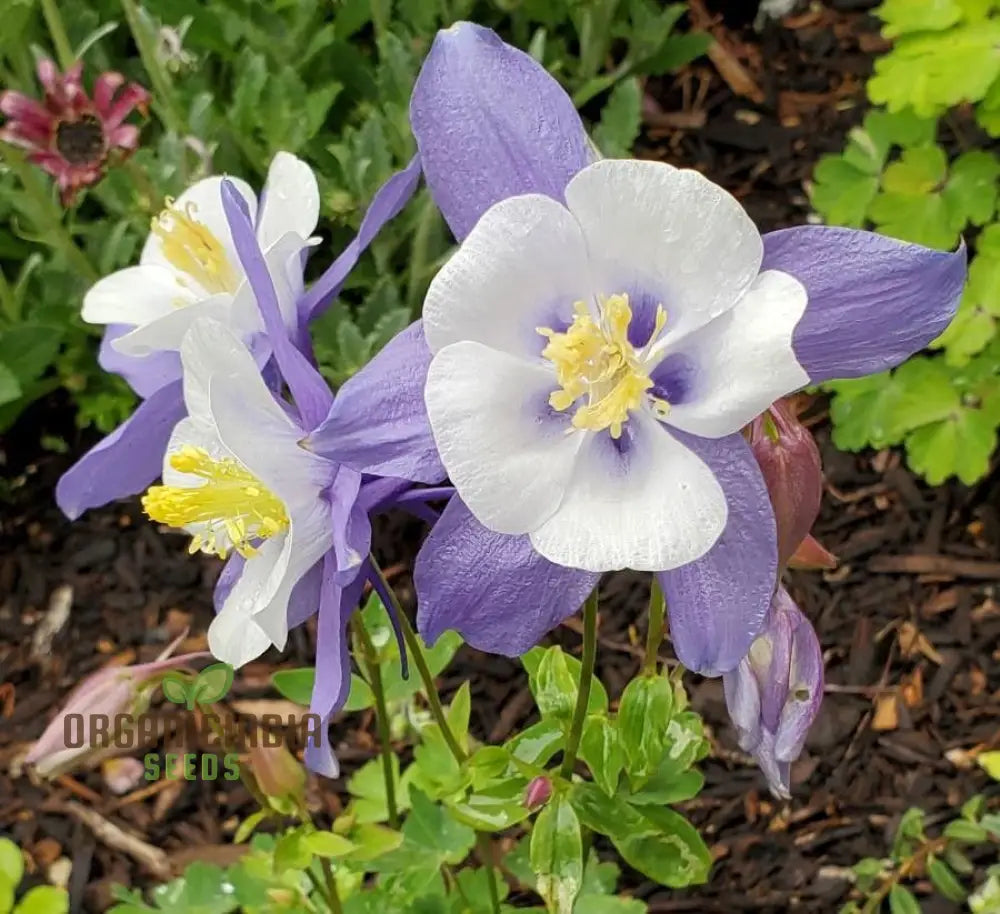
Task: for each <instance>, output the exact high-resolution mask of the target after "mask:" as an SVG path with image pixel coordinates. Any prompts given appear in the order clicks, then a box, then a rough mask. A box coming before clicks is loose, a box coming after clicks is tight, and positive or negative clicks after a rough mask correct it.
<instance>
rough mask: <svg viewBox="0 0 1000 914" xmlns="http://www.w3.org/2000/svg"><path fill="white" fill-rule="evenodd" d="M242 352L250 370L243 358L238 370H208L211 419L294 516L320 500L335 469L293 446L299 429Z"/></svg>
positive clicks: (231, 447) (230, 446) (296, 444)
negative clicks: (249, 365) (209, 375)
mask: <svg viewBox="0 0 1000 914" xmlns="http://www.w3.org/2000/svg"><path fill="white" fill-rule="evenodd" d="M244 352H246V350H244ZM247 356H248V358H250V364H251V365H253V373H252V374H250V373H249V372H248V371H247V370H246V362H245V361H244V363H243V366H242V367H241V368H240V369H239V370H238V371H219V370H216V371H214V372H213V373H212V376H211V381H210V387H209V399H210V400H211V410H212V420H213V421H214V423H215V428H216V429H217V430H218V433H219V438H220V440H221V441H222V443H223V444H224V445H225V446H226V447H227V448H228V449H229V450H230V451H232V452H233V454H234V455H235V456H236V459H237V460H239V461H240V463H242V464H243V465H244V466H245V467H246V468H247V469H248V470H250V472H251V473H253V474H254V476H256V477H257V478H258V479H259V480H260V481H261V482H262V483H264V485H265V486H267V487H268V488H269V489H270V490H271V491H272V492H274V494H275V495H277V496H278V498H279V499H280V500H281V501H282V502H283V503H284V505H285V508H286V510H287V511H288V513H289V514H290V515H294V514H295V513H296V512H297V511H298V510H302V508H303V506H306V507H311V506H312V504H313V503H314V502H317V501H319V500H320V493H321V492H322V490H323V489H325V488H326V487H327V486H329V485H330V483H331V482H332V480H333V477H334V475H335V474H336V469H337V467H336V464H334V463H332V462H331V461H329V460H326V459H325V458H323V457H320V456H319V455H318V454H314V453H313V452H312V451H307V450H306V449H305V448H303V447H301V446H300V445H299V441H301V440H302V439H303V438H304V437H305V431H304V430H303V429H302V428H300V427H299V426H298V425H297V424H296V423H295V422H293V421H292V419H291V418H290V417H289V416H288V415H287V414H286V413H285V411H284V410H283V409H282V408H281V406H279V405H278V402H277V401H276V400H275V399H274V396H273V394H272V393H271V392H270V391H269V390H268V389H267V386H266V385H265V384H264V381H263V379H262V378H261V376H260V372H259V371H258V370H257V366H256V365H255V364H254V362H253V358H252V357H251V356H250V354H249V353H247ZM233 367H234V368H235V364H234V365H233Z"/></svg>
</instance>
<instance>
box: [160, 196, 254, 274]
mask: <svg viewBox="0 0 1000 914" xmlns="http://www.w3.org/2000/svg"><path fill="white" fill-rule="evenodd" d="M196 216H197V208H196V207H195V205H194V204H193V203H188V205H187V206H185V207H184V209H180V208H179V207H176V206H174V201H173V200H171V199H170V198H169V197H168V198H167V207H166V209H164V210H163V212H162V213H160V215H158V216H156V217H155V218H154V219H153V222H152V225H151V229H152V232H153V234H154V235H156V236H157V237H158V238H159V239H160V241H161V242H162V244H163V256H164V257H166V258H167V260H168V261H169V262H170V263H171V264H172V265H173V266H174V267H175V268H176V269H177V270H179V271H180V272H181V273H186V274H187V275H188V276H190V277H191V278H192V279H193V280H195V281H196V282H197V283H199V284H200V285H201V287H202V288H203V289H205V291H206V292H211V293H215V292H235V291H236V288H237V286H238V285H239V282H238V277H237V276H236V273H235V272H234V270H233V268H232V265H231V264H230V263H229V257H228V255H227V254H226V248H225V246H224V245H223V244H222V242H221V241H219V239H218V238H216V237H215V235H213V234H212V233H211V232H210V231H209V229H208V227H207V226H205V225H204V224H202V223H201V222H199V221H198V220H197V218H196Z"/></svg>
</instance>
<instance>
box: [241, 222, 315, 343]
mask: <svg viewBox="0 0 1000 914" xmlns="http://www.w3.org/2000/svg"><path fill="white" fill-rule="evenodd" d="M307 244H308V242H307V241H306V240H305V239H304V238H303V237H302V236H301V235H298V234H296V233H295V232H288V233H287V234H285V235H282V236H281V238H279V239H278V241H277V242H275V243H274V244H273V245H271V247H270V248H269V249H268V250H267V251H265V253H264V262H265V263H266V264H267V271H268V273H269V274H270V276H271V281H272V282H273V283H274V291H275V294H276V295H277V297H278V309H279V310H280V311H281V316H282V317H283V319H284V321H285V326H286V327H289V328H290V329H293V330H297V329H298V312H297V310H296V305H297V303H298V300H299V298H300V297H301V296H302V291H303V289H304V288H305V281H304V278H303V257H302V249H303V248H305V247H306V246H307ZM229 326H230V327H231V328H232V329H233V330H235V331H236V333H237V334H238V335H241V336H244V337H245V336H247V335H249V334H250V333H254V332H257V331H263V329H264V321H263V318H262V317H261V315H260V308H259V306H258V304H257V297H256V296H255V295H254V293H253V289H252V288H251V287H250V283H249V282H246V281H244V282H243V283H242V284H241V285H240V288H239V290H238V291H237V292H236V296H235V301H234V302H233V311H232V316H231V318H230V322H229Z"/></svg>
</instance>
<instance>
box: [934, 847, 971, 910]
mask: <svg viewBox="0 0 1000 914" xmlns="http://www.w3.org/2000/svg"><path fill="white" fill-rule="evenodd" d="M927 875H928V876H930V878H931V882H932V883H934V888H936V889H937V890H938V891H939V892H940V893H941V894H942V895H944V897H945V898H947V899H948V900H949V901H965V899H966V897H967V896H968V894H969V893H968V892H967V891H966V890H965V886H963V885H962V883H961V882H959V880H958V877H957V876H956V875H955V874H954V873H953V872H952V871H951V868H950V867H949V866H948V864H947V863H945V862H944V861H943V860H940V859H939V858H937V857H931V858H930V859H929V860H928V861H927Z"/></svg>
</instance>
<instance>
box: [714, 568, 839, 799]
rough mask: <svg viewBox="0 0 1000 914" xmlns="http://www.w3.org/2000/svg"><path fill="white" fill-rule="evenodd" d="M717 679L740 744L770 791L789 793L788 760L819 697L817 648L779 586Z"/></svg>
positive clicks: (799, 743)
mask: <svg viewBox="0 0 1000 914" xmlns="http://www.w3.org/2000/svg"><path fill="white" fill-rule="evenodd" d="M723 684H724V686H725V690H726V705H727V707H728V708H729V716H730V717H731V718H732V720H733V723H734V724H735V725H736V728H737V730H738V731H739V735H740V746H741V747H742V748H743V750H744V751H745V752H750V753H752V754H753V756H754V758H756V759H757V763H758V764H759V765H760V767H761V770H762V771H763V772H764V775H765V777H767V781H768V784H769V786H770V788H771V791H772V792H773V793H774V794H775V795H776V796H779V797H786V798H787V797H789V796H790V795H791V794H790V792H789V790H790V786H791V782H790V777H789V776H790V772H791V765H792V762H794V761H795V760H796V759H797V758H798V757H799V754H800V753H801V752H802V747H803V745H804V744H805V740H806V735H807V734H808V732H809V727H810V725H811V724H812V722H813V720H814V719H815V717H816V714H817V713H818V712H819V707H820V702H821V701H822V699H823V652H822V650H821V648H820V645H819V640H818V639H817V637H816V632H815V631H814V630H813V627H812V625H810V624H809V620H808V619H807V618H806V617H805V616H804V615H803V614H802V612H801V610H800V609H799V608H798V607H797V606H796V605H795V603H794V602H793V601H792V598H791V597H790V596H789V595H788V593H787V592H786V591H785V589H784V588H783V587H780V588H778V592H777V593H776V594H775V597H774V601H773V602H772V604H771V611H770V613H769V615H768V618H767V622H766V624H765V627H764V630H763V631H762V632H761V633H760V634H759V635H758V636H757V638H755V639H754V642H753V643H752V644H751V645H750V650H749V651H748V652H747V656H746V657H745V658H744V659H743V660H742V661H741V662H740V665H739V666H738V667H737V668H736V669H735V670H734V671H733V672H731V673H726V675H725V676H724V677H723Z"/></svg>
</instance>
